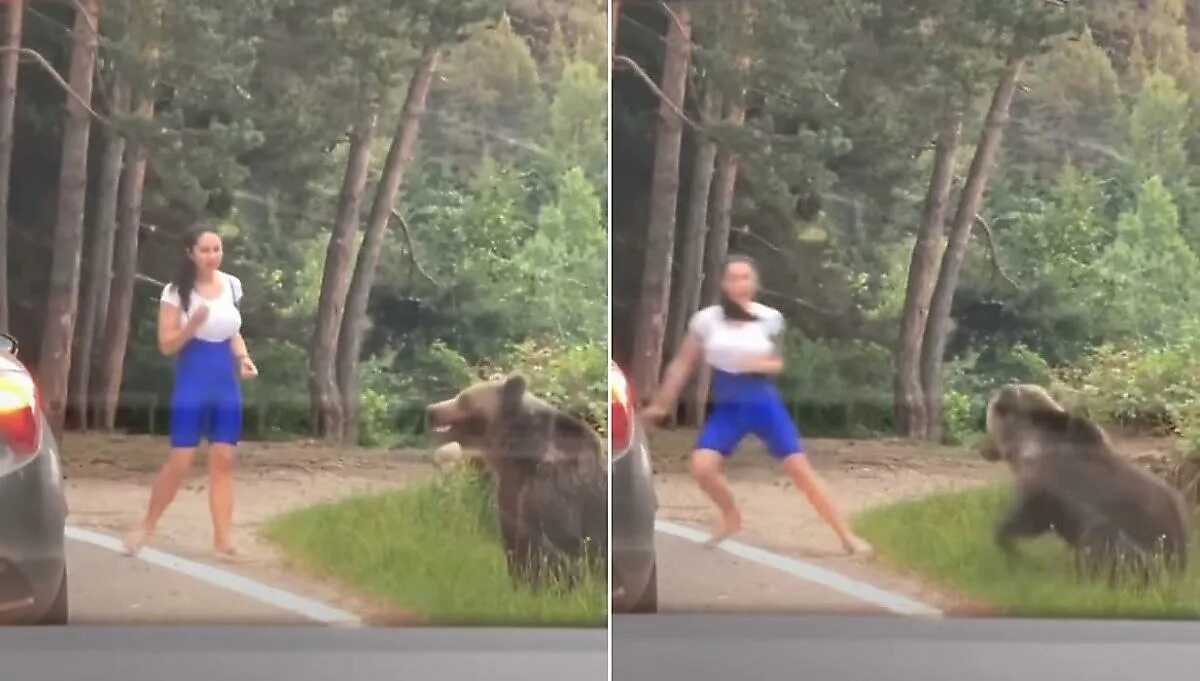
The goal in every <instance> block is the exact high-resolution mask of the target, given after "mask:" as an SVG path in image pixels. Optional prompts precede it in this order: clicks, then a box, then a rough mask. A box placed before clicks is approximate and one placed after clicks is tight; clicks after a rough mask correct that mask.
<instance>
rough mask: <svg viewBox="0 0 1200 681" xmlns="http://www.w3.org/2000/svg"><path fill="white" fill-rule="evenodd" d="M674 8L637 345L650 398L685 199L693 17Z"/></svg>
mask: <svg viewBox="0 0 1200 681" xmlns="http://www.w3.org/2000/svg"><path fill="white" fill-rule="evenodd" d="M670 7H671V10H672V11H673V12H674V17H670V18H668V20H667V25H668V29H667V48H666V59H665V60H664V64H663V74H662V91H663V94H664V95H665V97H666V99H667V100H668V101H662V102H659V106H658V129H657V131H656V133H655V147H654V175H653V185H652V187H651V191H650V225H649V228H648V230H647V237H646V261H645V266H644V268H643V270H642V287H641V297H640V299H639V300H638V310H637V317H636V320H637V329H636V332H635V336H634V342H633V367H632V368H633V371H632V373H633V380H634V384H635V390H636V392H637V394H639V395H647V396H648V395H652V394H653V393H654V390H655V388H656V387H657V386H658V379H659V372H660V371H661V369H662V356H663V342H664V340H665V339H666V325H667V306H668V305H669V304H670V300H671V260H672V258H673V256H674V250H675V213H676V207H677V203H678V200H679V149H680V146H681V144H682V138H683V122H682V121H681V120H680V119H679V116H678V115H676V113H675V112H676V111H678V110H681V109H682V108H683V96H684V90H685V89H686V87H687V74H688V62H689V61H690V57H691V32H692V30H691V28H692V27H691V15H690V13H689V12H688V9H687V7H686V6H685V5H683V4H682V3H675V4H673V5H671V6H670ZM672 104H673V105H674V106H672Z"/></svg>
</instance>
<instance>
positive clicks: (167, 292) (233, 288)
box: [161, 272, 242, 342]
mask: <svg viewBox="0 0 1200 681" xmlns="http://www.w3.org/2000/svg"><path fill="white" fill-rule="evenodd" d="M217 277H218V279H220V280H221V281H222V282H223V283H224V284H225V285H224V286H222V287H221V293H220V294H218V295H217V297H216V298H205V297H203V296H201V295H200V293H199V292H198V291H196V290H195V289H192V296H191V299H190V300H189V301H188V307H189V309H190V310H191V312H192V313H194V312H195V311H196V310H197V309H198V308H199V307H200V306H201V305H206V306H208V319H205V320H204V323H203V324H201V325H200V328H199V329H197V331H196V336H195V337H196V338H199V339H200V340H205V341H212V342H220V341H224V340H229V339H230V338H233V337H234V335H236V334H237V332H238V331H240V330H241V328H242V313H241V311H239V310H238V307H237V304H238V302H239V301H240V300H241V299H242V282H241V280H240V279H238V278H237V277H235V276H233V275H232V274H226V273H225V272H217ZM161 300H162V302H163V303H165V304H167V305H173V306H175V307H177V308H180V315H179V325H180V327H183V326H185V325H186V324H187V322H188V319H189V318H190V317H191V314H190V313H189V312H184V311H183V310H182V308H183V304H182V303H181V302H180V300H179V294H178V293H177V292H176V291H175V285H174V284H167V285H166V286H164V287H163V292H162V298H161Z"/></svg>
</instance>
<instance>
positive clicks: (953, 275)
mask: <svg viewBox="0 0 1200 681" xmlns="http://www.w3.org/2000/svg"><path fill="white" fill-rule="evenodd" d="M1023 66H1024V59H1023V58H1020V57H1016V56H1013V57H1010V58H1009V59H1008V63H1007V64H1005V67H1004V73H1003V75H1001V77H1000V82H999V84H997V86H996V90H995V92H994V93H993V95H992V103H991V106H990V107H989V108H988V112H987V117H986V118H985V119H984V125H983V131H982V133H980V137H979V144H978V146H976V148H975V156H974V157H973V158H972V159H971V167H970V169H969V170H968V171H967V179H966V182H965V183H964V184H963V190H962V195H961V196H960V197H959V201H958V210H957V212H956V213H955V214H954V223H953V224H952V225H951V228H950V240H949V243H948V244H947V246H946V251H945V253H943V255H942V266H941V271H940V272H939V274H938V279H937V285H936V286H935V287H934V290H933V298H932V300H931V302H930V306H929V321H928V323H927V324H926V326H925V337H924V339H923V341H922V347H921V388H922V390H923V391H924V392H925V412H926V415H925V422H926V432H927V433H928V435H927V437H928V438H929V439H931V440H934V441H938V440H941V438H942V399H943V395H942V357H943V355H944V354H945V350H946V336H947V335H948V333H949V329H950V307H951V304H952V303H953V302H954V291H955V289H956V288H957V287H958V275H959V272H960V271H961V270H962V263H963V259H964V257H965V256H966V253H967V244H968V242H969V240H970V238H971V229H972V227H974V225H975V218H976V216H977V215H978V213H979V209H980V207H981V206H982V204H983V195H984V191H985V190H986V189H987V182H988V176H989V175H990V173H991V168H992V164H993V163H994V161H995V158H996V151H997V150H998V149H999V148H1000V141H1001V139H1002V138H1003V136H1004V126H1005V124H1006V123H1007V122H1008V111H1009V107H1010V106H1011V105H1012V100H1013V96H1014V94H1015V93H1016V89H1017V81H1018V79H1019V78H1020V77H1021V70H1022V67H1023Z"/></svg>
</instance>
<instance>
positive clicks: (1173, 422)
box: [1056, 342, 1200, 442]
mask: <svg viewBox="0 0 1200 681" xmlns="http://www.w3.org/2000/svg"><path fill="white" fill-rule="evenodd" d="M1197 362H1200V343H1197V342H1185V343H1180V344H1174V345H1170V346H1166V347H1160V348H1152V347H1147V346H1146V345H1143V344H1136V343H1134V344H1127V345H1125V346H1122V347H1117V346H1113V345H1102V346H1100V347H1098V348H1096V349H1095V350H1094V351H1093V352H1092V353H1091V355H1090V356H1089V358H1088V360H1087V362H1086V363H1085V364H1084V365H1083V366H1080V367H1076V368H1069V369H1065V370H1062V371H1060V372H1058V375H1057V376H1056V388H1057V390H1058V391H1059V392H1060V393H1061V394H1062V395H1063V397H1064V401H1065V402H1067V404H1068V405H1069V406H1070V407H1071V408H1073V409H1077V410H1079V411H1081V412H1082V413H1084V414H1086V415H1087V416H1088V417H1089V418H1092V419H1095V420H1097V421H1101V422H1108V423H1115V424H1118V425H1120V426H1122V427H1126V428H1130V429H1132V430H1137V431H1148V432H1153V433H1160V434H1168V433H1169V434H1182V435H1184V437H1185V439H1187V440H1188V441H1191V442H1196V441H1197V439H1198V436H1200V376H1198V375H1197V373H1196V371H1195V368H1196V366H1197Z"/></svg>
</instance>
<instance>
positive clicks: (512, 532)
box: [426, 376, 608, 588]
mask: <svg viewBox="0 0 1200 681" xmlns="http://www.w3.org/2000/svg"><path fill="white" fill-rule="evenodd" d="M426 423H427V425H428V427H429V429H430V431H431V432H432V433H433V434H434V435H435V436H436V437H437V438H438V439H440V440H441V441H442V442H457V443H458V444H459V445H460V446H461V447H462V448H464V449H475V450H478V451H479V452H480V453H481V455H482V458H483V461H484V462H485V464H486V466H487V469H488V471H489V472H490V474H491V478H492V482H493V488H494V490H495V497H496V511H497V516H498V518H499V524H500V536H501V540H502V542H503V544H504V550H505V553H506V555H507V559H508V569H509V573H510V575H511V576H512V577H513V578H514V579H518V580H519V581H522V582H524V583H525V584H527V585H529V586H532V587H534V588H538V587H540V586H542V585H544V584H545V583H546V582H547V579H551V580H552V579H553V575H558V576H560V578H563V579H564V580H565V581H566V583H568V584H573V583H574V582H575V581H576V579H577V578H578V577H579V574H578V571H577V570H575V569H573V568H574V567H577V566H579V565H580V560H579V559H580V558H584V557H586V558H587V559H588V562H589V563H590V566H591V567H592V568H596V566H597V565H600V566H603V565H604V564H605V562H604V561H606V559H607V554H608V476H607V472H606V470H605V467H604V460H603V456H604V449H603V442H602V441H601V439H600V437H599V436H598V435H597V434H596V432H595V431H594V430H593V429H592V428H591V427H590V426H588V425H587V424H586V423H585V422H584V421H582V420H581V419H579V418H576V417H574V416H572V415H570V414H567V413H566V412H564V411H562V410H560V409H558V408H556V407H554V406H553V405H551V404H549V403H548V402H546V401H545V400H542V399H540V398H538V397H536V396H534V395H532V394H530V393H529V392H528V390H527V387H526V382H525V379H524V378H523V377H521V376H513V377H509V378H506V379H500V380H494V381H487V382H482V383H477V384H475V385H472V386H470V387H468V388H466V389H465V390H463V391H462V392H460V393H459V394H457V395H455V396H454V397H452V398H450V399H448V400H444V401H442V402H437V403H434V404H430V405H429V406H428V407H427V408H426Z"/></svg>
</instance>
